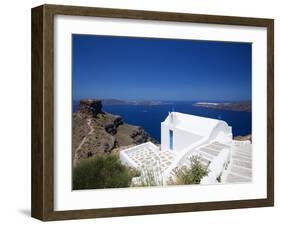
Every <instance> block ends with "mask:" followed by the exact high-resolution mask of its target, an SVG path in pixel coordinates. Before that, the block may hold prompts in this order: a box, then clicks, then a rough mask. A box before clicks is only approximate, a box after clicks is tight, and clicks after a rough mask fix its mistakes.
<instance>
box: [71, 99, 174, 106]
mask: <svg viewBox="0 0 281 226" xmlns="http://www.w3.org/2000/svg"><path fill="white" fill-rule="evenodd" d="M100 101H102V104H103V105H142V106H157V105H163V104H171V103H172V102H170V101H161V100H120V99H100ZM79 102H80V101H79V100H75V101H74V103H75V104H76V105H79Z"/></svg>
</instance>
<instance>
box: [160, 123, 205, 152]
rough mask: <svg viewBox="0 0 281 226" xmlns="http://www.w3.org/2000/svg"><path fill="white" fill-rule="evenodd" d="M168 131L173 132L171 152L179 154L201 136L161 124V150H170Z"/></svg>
mask: <svg viewBox="0 0 281 226" xmlns="http://www.w3.org/2000/svg"><path fill="white" fill-rule="evenodd" d="M169 130H172V131H173V138H174V142H173V150H172V151H174V152H181V151H182V150H184V149H185V148H187V147H188V146H190V145H191V144H193V143H195V142H197V141H199V140H200V139H202V136H199V135H196V134H192V133H190V132H187V131H184V130H181V129H178V128H174V127H173V126H170V125H167V124H165V123H161V150H165V151H167V150H170V147H169Z"/></svg>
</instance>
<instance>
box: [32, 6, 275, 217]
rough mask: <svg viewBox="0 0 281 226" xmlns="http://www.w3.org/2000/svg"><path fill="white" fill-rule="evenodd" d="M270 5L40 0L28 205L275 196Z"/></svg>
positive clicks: (94, 207) (91, 207)
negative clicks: (221, 11) (235, 11)
mask: <svg viewBox="0 0 281 226" xmlns="http://www.w3.org/2000/svg"><path fill="white" fill-rule="evenodd" d="M273 34H274V21H273V20H272V19H261V18H243V17H229V16H213V15H212V16H211V15H195V14H183V13H168V12H152V11H135V10H123V9H106V8H89V7H76V6H59V5H42V6H39V7H36V8H33V9H32V216H33V217H35V218H38V219H41V220H63V219H79V218H96V217H113V216H126V215H140V214H159V213H172V212H186V211H202V210H218V209H233V208H250V207H264V206H273V205H274V170H273V169H274V151H273V149H274V90H273V89H274V77H273V76H274V66H273V62H274V40H273V39H274V38H273V37H274V35H273Z"/></svg>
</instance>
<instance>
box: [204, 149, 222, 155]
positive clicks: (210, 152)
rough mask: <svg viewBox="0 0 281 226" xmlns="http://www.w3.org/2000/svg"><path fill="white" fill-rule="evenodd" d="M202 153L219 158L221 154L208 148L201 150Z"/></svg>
mask: <svg viewBox="0 0 281 226" xmlns="http://www.w3.org/2000/svg"><path fill="white" fill-rule="evenodd" d="M200 151H201V152H205V153H207V154H209V155H212V156H218V155H219V153H220V152H219V151H215V150H213V149H210V148H207V147H204V148H201V149H200Z"/></svg>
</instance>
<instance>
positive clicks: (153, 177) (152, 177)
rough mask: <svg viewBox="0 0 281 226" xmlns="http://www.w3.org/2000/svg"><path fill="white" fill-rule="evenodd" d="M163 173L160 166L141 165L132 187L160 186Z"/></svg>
mask: <svg viewBox="0 0 281 226" xmlns="http://www.w3.org/2000/svg"><path fill="white" fill-rule="evenodd" d="M162 185H163V175H162V172H161V169H160V167H143V168H142V170H141V172H140V174H139V177H138V180H137V183H136V184H132V186H133V187H148V186H162Z"/></svg>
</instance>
